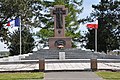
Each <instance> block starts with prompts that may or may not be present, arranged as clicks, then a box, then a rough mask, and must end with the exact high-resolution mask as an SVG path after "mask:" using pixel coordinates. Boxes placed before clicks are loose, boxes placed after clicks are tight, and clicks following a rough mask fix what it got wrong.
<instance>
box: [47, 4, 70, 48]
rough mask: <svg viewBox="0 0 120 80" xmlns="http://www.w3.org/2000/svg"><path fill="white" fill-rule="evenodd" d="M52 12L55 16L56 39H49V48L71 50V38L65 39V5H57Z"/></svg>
mask: <svg viewBox="0 0 120 80" xmlns="http://www.w3.org/2000/svg"><path fill="white" fill-rule="evenodd" d="M54 7H55V8H54V9H53V10H52V11H51V15H52V16H54V37H51V38H49V48H50V49H56V48H71V46H72V45H71V38H69V37H65V16H66V15H67V8H65V6H63V5H55V6H54Z"/></svg>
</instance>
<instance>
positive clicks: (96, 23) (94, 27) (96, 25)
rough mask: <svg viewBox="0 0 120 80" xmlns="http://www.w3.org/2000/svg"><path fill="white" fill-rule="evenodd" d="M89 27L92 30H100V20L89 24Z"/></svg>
mask: <svg viewBox="0 0 120 80" xmlns="http://www.w3.org/2000/svg"><path fill="white" fill-rule="evenodd" d="M87 27H88V28H92V29H98V20H95V21H94V22H91V23H88V24H87Z"/></svg>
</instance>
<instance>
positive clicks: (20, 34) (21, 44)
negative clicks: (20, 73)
mask: <svg viewBox="0 0 120 80" xmlns="http://www.w3.org/2000/svg"><path fill="white" fill-rule="evenodd" d="M19 18H20V55H21V52H22V49H21V45H22V44H21V17H19Z"/></svg>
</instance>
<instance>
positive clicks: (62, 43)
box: [49, 37, 72, 49]
mask: <svg viewBox="0 0 120 80" xmlns="http://www.w3.org/2000/svg"><path fill="white" fill-rule="evenodd" d="M71 46H72V45H71V38H69V37H51V38H49V48H50V49H57V48H65V49H66V48H71Z"/></svg>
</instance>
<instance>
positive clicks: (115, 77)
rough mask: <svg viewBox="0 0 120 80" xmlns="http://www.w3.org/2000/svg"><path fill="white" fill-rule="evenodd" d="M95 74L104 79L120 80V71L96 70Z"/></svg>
mask: <svg viewBox="0 0 120 80" xmlns="http://www.w3.org/2000/svg"><path fill="white" fill-rule="evenodd" d="M96 74H97V75H98V76H100V77H102V78H103V79H105V80H120V72H96Z"/></svg>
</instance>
